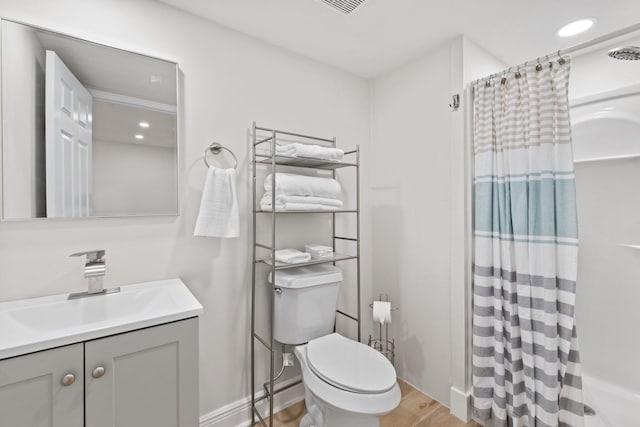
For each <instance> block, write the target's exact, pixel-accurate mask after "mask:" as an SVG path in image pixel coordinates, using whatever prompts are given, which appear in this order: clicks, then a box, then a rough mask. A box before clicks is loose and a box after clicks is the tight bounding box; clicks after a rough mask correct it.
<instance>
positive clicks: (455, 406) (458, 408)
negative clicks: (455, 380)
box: [449, 387, 471, 423]
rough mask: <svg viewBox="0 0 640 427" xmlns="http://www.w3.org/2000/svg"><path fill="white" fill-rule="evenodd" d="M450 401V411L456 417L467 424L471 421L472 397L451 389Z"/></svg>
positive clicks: (453, 388)
mask: <svg viewBox="0 0 640 427" xmlns="http://www.w3.org/2000/svg"><path fill="white" fill-rule="evenodd" d="M449 400H450V405H451V407H450V408H449V411H450V412H451V414H452V415H454V416H455V417H458V418H460V419H461V420H462V421H464V422H465V423H468V422H469V421H470V420H471V395H470V393H468V392H466V393H465V392H462V391H460V390H458V389H457V388H455V387H451V388H450V389H449Z"/></svg>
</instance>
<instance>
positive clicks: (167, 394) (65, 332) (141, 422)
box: [0, 279, 202, 427]
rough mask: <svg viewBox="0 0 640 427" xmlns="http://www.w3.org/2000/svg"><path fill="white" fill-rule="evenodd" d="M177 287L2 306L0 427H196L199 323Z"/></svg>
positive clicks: (190, 300)
mask: <svg viewBox="0 0 640 427" xmlns="http://www.w3.org/2000/svg"><path fill="white" fill-rule="evenodd" d="M201 313H202V306H201V305H200V304H199V303H198V301H197V300H196V299H195V297H193V295H192V294H191V293H190V292H189V290H188V289H187V288H186V286H185V285H184V284H183V283H182V281H180V280H179V279H172V280H163V281H158V282H149V283H143V284H137V285H129V286H123V287H122V288H121V292H119V293H113V294H107V295H100V296H96V297H88V298H81V299H72V300H68V299H67V295H66V294H65V295H55V296H50V297H42V298H34V299H29V300H21V301H13V302H7V303H0V420H1V422H0V424H1V425H3V426H4V425H7V426H12V427H40V426H43V427H44V426H49V427H51V426H52V427H62V426H64V427H82V426H90V427H103V426H104V427H107V426H110V427H111V426H114V425H117V426H119V427H127V426H132V427H133V426H136V427H144V426H153V427H164V426H166V427H175V426H180V427H192V426H193V427H195V426H197V425H198V417H199V411H198V317H197V316H198V315H199V314H201Z"/></svg>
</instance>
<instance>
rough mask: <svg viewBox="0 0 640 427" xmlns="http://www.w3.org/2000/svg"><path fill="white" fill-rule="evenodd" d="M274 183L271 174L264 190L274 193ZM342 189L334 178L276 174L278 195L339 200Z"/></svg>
mask: <svg viewBox="0 0 640 427" xmlns="http://www.w3.org/2000/svg"><path fill="white" fill-rule="evenodd" d="M272 181H273V176H272V175H271V174H269V175H268V176H267V178H266V179H265V180H264V189H265V190H266V191H267V192H270V191H272V186H273V185H272ZM341 189H342V188H341V187H340V183H339V182H338V181H336V180H335V179H332V178H323V177H319V176H307V175H297V174H293V173H281V172H278V173H277V174H276V195H287V196H314V197H326V198H328V199H338V198H339V196H340V191H341Z"/></svg>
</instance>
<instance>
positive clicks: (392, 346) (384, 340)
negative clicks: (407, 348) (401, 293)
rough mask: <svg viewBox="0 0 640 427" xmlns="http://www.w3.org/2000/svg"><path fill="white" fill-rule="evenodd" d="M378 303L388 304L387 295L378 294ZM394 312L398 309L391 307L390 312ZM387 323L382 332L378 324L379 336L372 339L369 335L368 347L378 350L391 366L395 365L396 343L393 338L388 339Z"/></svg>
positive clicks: (380, 325)
mask: <svg viewBox="0 0 640 427" xmlns="http://www.w3.org/2000/svg"><path fill="white" fill-rule="evenodd" d="M378 301H384V302H390V301H389V295H388V294H380V296H379V300H378ZM369 307H370V308H371V309H373V303H371V304H369ZM396 310H398V307H393V306H391V311H392V312H393V311H396ZM389 323H390V322H387V323H385V324H384V330H383V326H382V324H381V323H380V324H379V328H380V329H379V333H380V335H379V336H378V337H376V338H374V337H373V336H372V335H369V347H373V348H374V349H376V350H378V351H379V352H380V353H382V354H383V355H384V356H385V357H386V358H387V359H389V361H390V362H391V364H393V365H395V358H396V343H395V340H394V339H393V338H389Z"/></svg>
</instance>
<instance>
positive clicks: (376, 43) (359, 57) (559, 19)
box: [159, 0, 640, 77]
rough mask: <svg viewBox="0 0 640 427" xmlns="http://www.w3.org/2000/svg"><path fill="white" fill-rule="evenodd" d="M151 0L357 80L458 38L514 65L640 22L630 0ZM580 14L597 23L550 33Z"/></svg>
mask: <svg viewBox="0 0 640 427" xmlns="http://www.w3.org/2000/svg"><path fill="white" fill-rule="evenodd" d="M159 1H161V2H163V3H167V4H170V5H173V6H175V7H177V8H179V9H183V10H186V11H188V12H191V13H193V14H196V15H199V16H203V17H205V18H208V19H210V20H212V21H215V22H217V23H220V24H223V25H225V26H227V27H230V28H233V29H235V30H238V31H241V32H243V33H246V34H249V35H252V36H255V37H257V38H260V39H263V40H266V41H268V42H271V43H273V44H275V45H278V46H281V47H284V48H286V49H289V50H291V51H293V52H297V53H299V54H302V55H305V56H308V57H311V58H314V59H316V60H319V61H321V62H325V63H327V64H331V65H334V66H336V67H338V68H342V69H345V70H348V71H351V72H353V73H355V74H357V75H360V76H364V77H372V76H375V75H378V74H381V73H384V72H385V71H389V70H391V69H392V68H394V67H396V66H398V65H400V64H402V63H405V62H407V61H409V60H411V59H413V58H416V57H418V56H419V55H420V54H421V53H423V52H425V51H426V50H428V49H430V48H432V47H435V46H437V45H438V44H440V43H442V42H443V41H445V40H448V39H451V38H453V37H455V36H456V35H459V34H465V35H466V36H468V37H469V38H471V39H472V40H473V41H475V42H476V43H478V44H480V45H481V46H483V47H484V48H485V49H486V50H488V51H489V52H492V53H493V54H494V55H496V56H497V57H498V58H499V59H501V60H502V61H503V62H505V63H506V64H514V65H515V64H518V63H521V62H524V61H526V60H530V59H532V58H535V57H536V56H540V55H545V54H547V53H550V52H554V51H557V50H558V49H560V48H566V47H568V46H571V45H574V44H576V43H579V42H581V41H585V40H589V39H591V38H594V37H597V36H600V35H603V34H607V33H610V32H612V31H615V30H618V29H620V28H622V27H626V26H629V25H633V24H636V23H638V22H639V21H640V19H639V17H640V1H638V0H530V1H523V0H439V1H435V0H367V1H365V3H364V4H363V5H362V6H360V8H358V9H357V10H356V11H355V12H353V13H351V14H350V15H345V14H343V13H341V12H339V11H336V10H335V9H333V8H331V7H329V6H327V5H325V4H323V3H322V2H321V1H320V0H159ZM582 17H595V18H597V20H598V22H597V24H596V25H595V26H594V27H593V28H592V29H591V30H589V31H588V32H586V33H584V34H583V35H581V36H576V37H573V38H568V39H559V38H558V37H557V36H555V32H556V30H557V29H558V28H560V27H561V26H562V25H564V24H566V23H568V22H570V21H573V20H575V19H579V18H582Z"/></svg>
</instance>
